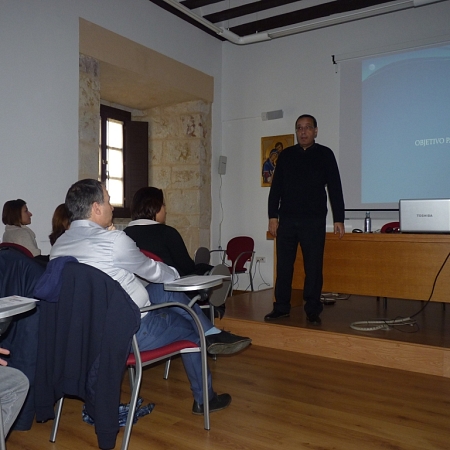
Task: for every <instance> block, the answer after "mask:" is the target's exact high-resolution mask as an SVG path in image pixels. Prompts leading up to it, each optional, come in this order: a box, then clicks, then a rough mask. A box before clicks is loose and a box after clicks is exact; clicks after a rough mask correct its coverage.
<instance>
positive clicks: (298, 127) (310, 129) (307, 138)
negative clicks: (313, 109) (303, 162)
mask: <svg viewBox="0 0 450 450" xmlns="http://www.w3.org/2000/svg"><path fill="white" fill-rule="evenodd" d="M295 133H296V134H297V142H298V143H299V144H300V146H301V147H303V148H304V149H307V148H308V147H311V145H313V144H314V139H315V138H316V137H317V128H315V127H314V121H313V120H312V119H311V118H309V117H303V118H301V119H299V120H298V121H297V123H296V124H295Z"/></svg>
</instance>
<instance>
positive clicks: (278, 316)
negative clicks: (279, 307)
mask: <svg viewBox="0 0 450 450" xmlns="http://www.w3.org/2000/svg"><path fill="white" fill-rule="evenodd" d="M283 317H289V313H283V312H279V311H276V310H275V309H274V310H273V311H272V312H270V313H269V314H266V315H265V316H264V320H276V319H282V318H283Z"/></svg>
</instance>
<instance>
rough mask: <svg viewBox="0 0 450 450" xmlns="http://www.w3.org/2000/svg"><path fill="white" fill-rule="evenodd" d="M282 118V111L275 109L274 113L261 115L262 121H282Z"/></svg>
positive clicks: (269, 112) (268, 112)
mask: <svg viewBox="0 0 450 450" xmlns="http://www.w3.org/2000/svg"><path fill="white" fill-rule="evenodd" d="M282 118H283V110H282V109H277V110H276V111H267V112H263V113H261V119H262V120H274V119H282Z"/></svg>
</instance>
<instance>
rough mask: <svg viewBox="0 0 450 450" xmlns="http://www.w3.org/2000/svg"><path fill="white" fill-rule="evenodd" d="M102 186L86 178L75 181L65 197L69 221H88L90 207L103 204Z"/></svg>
mask: <svg viewBox="0 0 450 450" xmlns="http://www.w3.org/2000/svg"><path fill="white" fill-rule="evenodd" d="M104 201H105V198H104V196H103V184H102V183H100V181H97V180H93V179H90V178H87V179H85V180H80V181H77V182H76V183H74V184H72V186H70V188H69V190H68V191H67V195H66V202H65V203H66V207H67V210H68V212H69V221H70V223H72V222H73V221H74V220H83V219H89V217H90V216H91V211H92V205H93V204H94V203H99V204H103V202H104Z"/></svg>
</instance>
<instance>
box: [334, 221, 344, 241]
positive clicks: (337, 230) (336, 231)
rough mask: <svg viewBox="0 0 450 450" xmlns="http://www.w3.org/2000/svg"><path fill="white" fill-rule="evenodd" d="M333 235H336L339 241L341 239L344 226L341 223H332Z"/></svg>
mask: <svg viewBox="0 0 450 450" xmlns="http://www.w3.org/2000/svg"><path fill="white" fill-rule="evenodd" d="M334 234H338V235H339V239H342V236H344V234H345V226H344V224H343V223H342V222H335V223H334Z"/></svg>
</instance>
